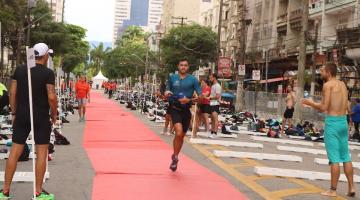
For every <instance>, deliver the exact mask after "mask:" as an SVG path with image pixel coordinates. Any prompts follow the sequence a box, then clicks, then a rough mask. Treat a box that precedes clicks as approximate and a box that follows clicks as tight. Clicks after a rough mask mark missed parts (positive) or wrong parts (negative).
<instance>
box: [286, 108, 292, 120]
mask: <svg viewBox="0 0 360 200" xmlns="http://www.w3.org/2000/svg"><path fill="white" fill-rule="evenodd" d="M293 116H294V108H286V110H285V112H284V118H285V119H292V118H293Z"/></svg>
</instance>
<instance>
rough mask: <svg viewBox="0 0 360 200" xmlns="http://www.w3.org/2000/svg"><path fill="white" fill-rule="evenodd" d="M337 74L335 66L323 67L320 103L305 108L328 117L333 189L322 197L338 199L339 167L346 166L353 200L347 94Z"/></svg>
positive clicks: (306, 102)
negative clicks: (342, 164) (310, 108)
mask: <svg viewBox="0 0 360 200" xmlns="http://www.w3.org/2000/svg"><path fill="white" fill-rule="evenodd" d="M336 72H337V67H336V65H335V64H326V65H325V66H323V67H322V68H321V69H320V74H321V78H322V79H323V80H324V81H325V84H324V86H323V91H322V100H321V102H320V103H316V102H314V101H313V100H310V99H302V104H303V105H304V106H310V107H312V108H314V109H316V110H319V111H320V112H323V113H326V117H325V134H324V137H325V138H324V141H325V148H326V152H327V156H328V159H329V164H330V166H331V187H330V190H328V191H326V192H323V193H322V195H324V196H331V197H336V187H337V184H338V182H339V177H340V167H339V163H344V172H345V175H346V178H347V180H348V186H349V188H348V194H347V196H349V197H354V196H355V188H354V181H353V176H354V172H353V166H352V162H351V155H350V151H349V144H348V123H347V119H346V112H347V107H348V101H347V96H348V91H347V89H346V86H345V84H344V83H343V82H341V81H339V80H336Z"/></svg>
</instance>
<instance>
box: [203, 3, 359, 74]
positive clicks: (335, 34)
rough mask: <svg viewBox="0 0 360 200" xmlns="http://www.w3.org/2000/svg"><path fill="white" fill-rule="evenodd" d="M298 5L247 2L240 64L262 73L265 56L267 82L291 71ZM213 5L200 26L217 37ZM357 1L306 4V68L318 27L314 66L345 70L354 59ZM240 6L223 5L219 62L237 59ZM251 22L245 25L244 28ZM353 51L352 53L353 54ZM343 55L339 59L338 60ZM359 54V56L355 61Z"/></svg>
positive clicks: (298, 29)
mask: <svg viewBox="0 0 360 200" xmlns="http://www.w3.org/2000/svg"><path fill="white" fill-rule="evenodd" d="M301 3H302V0H247V1H246V13H245V16H246V19H247V21H248V22H249V23H248V25H247V27H246V32H247V34H246V41H247V43H246V63H247V65H248V66H249V68H261V69H262V68H263V66H264V65H265V55H266V54H265V53H268V55H269V61H270V63H269V68H270V70H269V72H270V77H276V76H282V75H283V74H284V73H285V72H286V71H290V70H297V66H298V55H299V45H300V35H301V30H302V23H301V20H302V15H303V11H302V9H301ZM219 8H220V6H219V0H214V1H213V2H212V7H211V8H209V9H207V10H205V11H204V12H202V13H201V20H200V22H201V24H202V25H205V26H210V27H212V29H213V30H214V31H216V32H217V29H218V28H217V27H218V21H219V14H218V13H219V10H220V9H219ZM359 9H360V7H359V0H310V2H309V30H308V33H307V53H308V56H307V57H308V61H307V67H309V66H310V65H312V56H311V55H312V54H313V52H314V46H313V44H314V42H315V27H316V26H317V27H318V40H317V52H318V53H317V55H316V59H315V60H316V64H317V65H321V64H322V63H324V62H326V61H334V59H335V61H336V62H338V63H339V65H350V64H351V63H352V62H353V61H354V60H355V61H356V60H357V59H358V58H359V59H360V53H358V52H360V51H359V50H360V49H357V47H360V41H359V38H360V28H359V11H360V10H359ZM243 10H244V9H243V0H224V5H223V13H222V16H223V17H222V27H221V44H220V46H221V51H222V54H223V56H227V57H231V58H234V61H236V60H237V58H238V56H237V55H238V51H239V46H240V43H239V33H240V29H241V27H240V15H242V14H243V12H242V11H243ZM250 22H251V23H250ZM353 49H355V50H353ZM341 54H343V55H341ZM357 54H359V55H357Z"/></svg>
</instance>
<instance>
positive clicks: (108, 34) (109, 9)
mask: <svg viewBox="0 0 360 200" xmlns="http://www.w3.org/2000/svg"><path fill="white" fill-rule="evenodd" d="M114 7H115V1H114V0H66V1H65V21H66V22H67V23H70V24H76V25H79V26H82V27H84V28H86V29H87V40H89V41H100V42H111V41H112V27H113V21H114V19H113V18H114V17H113V16H114Z"/></svg>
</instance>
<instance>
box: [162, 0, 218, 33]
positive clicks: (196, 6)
mask: <svg viewBox="0 0 360 200" xmlns="http://www.w3.org/2000/svg"><path fill="white" fill-rule="evenodd" d="M213 1H214V0H213ZM211 5H212V3H211V1H209V0H166V1H164V3H163V14H162V17H161V23H162V25H163V27H164V28H165V31H168V30H169V29H171V27H173V26H176V25H182V24H190V23H200V20H201V12H202V11H203V10H207V9H208V8H209V7H211Z"/></svg>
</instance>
